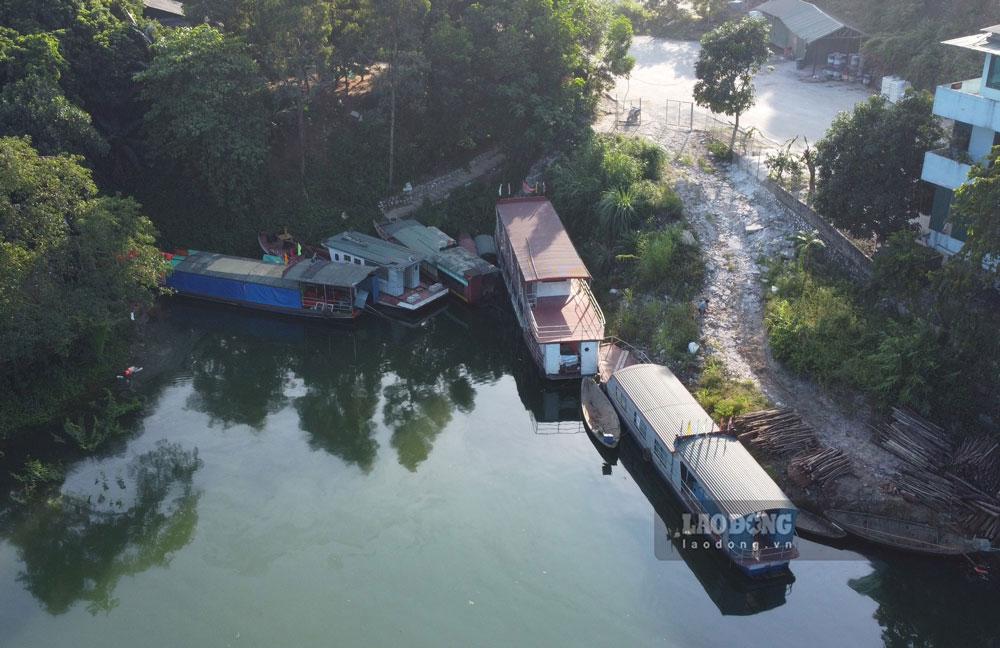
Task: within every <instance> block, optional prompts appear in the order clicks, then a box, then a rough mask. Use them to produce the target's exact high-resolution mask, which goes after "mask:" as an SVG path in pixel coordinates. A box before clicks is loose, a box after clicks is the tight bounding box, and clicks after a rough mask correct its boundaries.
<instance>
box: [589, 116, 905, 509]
mask: <svg viewBox="0 0 1000 648" xmlns="http://www.w3.org/2000/svg"><path fill="white" fill-rule="evenodd" d="M603 124H607V121H606V120H605V121H604V122H603ZM638 134H640V135H643V136H645V137H647V138H648V139H651V140H652V141H655V142H657V143H658V144H660V145H661V146H662V147H663V148H664V149H665V150H666V151H667V153H668V155H669V157H670V159H671V161H672V165H673V166H674V167H675V169H677V172H676V175H677V179H676V190H677V192H678V194H679V195H680V197H681V198H682V200H683V201H684V207H685V213H686V216H687V219H688V221H689V223H690V224H691V227H692V229H693V230H694V231H695V233H696V235H697V237H698V239H699V241H700V242H701V244H702V246H703V248H704V251H705V256H706V265H707V273H706V284H705V290H704V296H705V297H706V298H708V300H709V304H708V309H707V312H706V315H705V318H704V322H703V329H702V332H703V339H704V341H705V343H706V347H707V352H708V353H710V354H712V355H715V356H716V357H719V358H720V359H721V360H722V361H723V362H724V364H725V366H726V367H727V368H728V369H729V370H730V372H732V373H733V374H734V375H735V376H736V377H738V378H741V379H745V380H750V381H753V382H754V383H755V384H756V385H758V386H759V387H760V389H761V391H762V392H763V393H764V394H765V395H766V396H767V397H768V399H769V400H770V401H771V402H773V403H775V404H776V405H781V406H787V407H792V408H794V409H796V410H797V411H798V412H799V413H800V414H801V416H802V418H803V419H804V420H805V421H806V422H807V423H809V424H810V425H812V426H813V427H814V428H815V429H816V431H817V433H818V435H819V437H820V439H821V440H822V442H823V443H825V444H826V445H829V446H832V447H834V448H839V449H841V450H843V451H844V452H845V453H846V454H848V456H850V457H851V458H852V460H853V462H854V473H855V475H856V476H855V477H846V478H843V479H840V480H838V481H836V482H834V485H835V486H834V489H835V490H832V491H829V492H825V493H824V494H823V498H822V499H823V501H824V502H825V503H826V504H827V505H831V504H841V503H850V502H854V501H857V500H861V499H866V498H869V499H872V498H877V499H879V500H880V501H881V500H884V499H885V496H884V494H883V493H882V492H881V485H882V484H883V483H884V482H886V481H887V478H888V477H889V475H891V474H892V473H894V472H896V470H897V469H898V467H899V461H898V460H897V459H896V458H895V457H894V456H893V455H891V454H889V453H888V452H886V451H885V450H883V449H882V448H881V447H879V446H878V445H876V444H875V443H874V441H873V440H872V437H871V432H870V428H869V427H868V423H869V422H870V421H871V412H870V409H869V407H868V406H867V405H866V403H865V402H864V399H862V398H860V397H859V396H857V395H842V394H838V395H836V397H834V396H831V394H830V393H828V391H827V390H824V389H821V388H820V387H818V386H817V385H816V384H814V383H813V382H811V381H809V380H806V379H803V378H801V377H799V376H796V375H793V374H791V373H790V372H788V371H787V370H785V369H784V368H783V367H782V366H780V365H779V364H778V363H777V362H776V361H775V360H774V358H773V357H772V355H771V353H770V350H769V348H768V344H767V336H766V332H765V328H764V291H765V290H770V286H766V285H764V283H763V281H762V278H763V275H764V273H765V272H766V270H765V268H764V267H763V266H762V263H763V262H764V260H765V259H767V258H770V257H774V256H785V257H786V258H791V257H792V256H793V255H794V246H793V244H792V243H791V242H790V241H789V240H788V236H789V235H791V234H793V233H794V232H796V231H797V230H800V229H806V228H807V226H806V224H805V222H803V221H802V220H801V219H800V218H799V217H798V216H796V215H795V214H793V213H791V212H789V211H788V210H787V209H785V208H784V207H783V206H782V205H780V203H778V202H777V201H776V200H775V199H774V198H773V197H772V196H771V195H770V194H769V193H767V192H766V191H765V190H763V189H761V188H759V186H758V185H757V184H756V182H755V181H754V180H753V179H752V178H750V177H749V176H746V175H745V174H743V172H742V171H740V170H738V169H733V170H729V169H726V168H715V167H716V166H718V165H717V164H716V163H714V162H712V161H711V160H710V158H709V156H708V154H707V152H706V151H705V142H704V141H702V138H703V137H704V136H703V135H702V134H700V133H697V132H693V133H688V132H685V131H681V130H676V129H670V128H663V127H661V126H658V125H656V124H647V123H644V124H643V126H642V128H641V129H640V131H639V133H638Z"/></svg>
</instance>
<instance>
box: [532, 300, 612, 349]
mask: <svg viewBox="0 0 1000 648" xmlns="http://www.w3.org/2000/svg"><path fill="white" fill-rule="evenodd" d="M591 302H592V297H591V296H590V295H589V294H587V293H585V292H583V291H574V293H573V294H572V295H570V296H569V297H568V298H567V297H540V298H538V300H537V301H536V303H535V305H534V307H532V309H531V315H532V318H533V319H534V325H535V326H534V328H535V337H536V338H537V339H538V341H539V342H540V343H542V344H548V343H551V342H573V341H583V340H602V339H604V318H603V317H602V316H601V315H600V312H599V311H597V310H596V308H595V307H594V306H593V304H592V303H591Z"/></svg>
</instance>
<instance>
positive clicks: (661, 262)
mask: <svg viewBox="0 0 1000 648" xmlns="http://www.w3.org/2000/svg"><path fill="white" fill-rule="evenodd" d="M684 231H685V230H684V227H683V225H681V224H680V223H676V224H674V225H670V226H669V227H667V228H665V229H663V230H660V231H658V232H647V233H644V234H642V235H641V236H640V237H639V240H638V245H637V247H638V255H637V257H638V264H637V267H636V275H637V279H638V282H639V285H640V286H641V287H643V288H646V289H649V290H659V291H664V292H667V293H669V294H670V295H673V296H674V297H677V298H680V299H686V298H689V297H690V296H691V295H692V294H694V293H695V292H697V291H698V290H699V289H700V288H701V285H702V282H703V281H704V278H705V265H704V262H703V260H702V258H701V252H700V250H699V248H698V245H697V244H694V245H690V244H688V243H685V242H684V240H683V239H684V238H685V235H684Z"/></svg>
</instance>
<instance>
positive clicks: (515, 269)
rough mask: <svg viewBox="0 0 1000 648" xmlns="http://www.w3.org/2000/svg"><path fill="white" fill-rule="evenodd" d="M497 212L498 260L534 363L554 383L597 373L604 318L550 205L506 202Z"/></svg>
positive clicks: (534, 199) (532, 200)
mask: <svg viewBox="0 0 1000 648" xmlns="http://www.w3.org/2000/svg"><path fill="white" fill-rule="evenodd" d="M496 211H497V224H496V235H495V242H496V248H497V258H498V260H499V262H500V269H501V271H502V273H503V278H504V282H505V283H506V284H507V290H508V292H509V293H510V298H511V303H512V305H513V307H514V312H515V314H516V315H517V318H518V322H519V323H520V325H521V328H522V330H523V331H524V334H525V340H526V341H527V342H528V347H529V349H530V350H531V353H532V356H533V357H534V359H535V362H536V363H537V364H538V366H539V367H540V368H541V370H542V373H543V374H544V375H545V376H546V377H547V378H551V379H556V378H579V377H580V376H591V375H594V374H596V373H597V360H598V348H599V346H600V343H601V340H602V339H603V338H604V314H603V313H602V312H601V307H600V306H599V305H598V304H597V300H596V299H595V298H594V295H593V293H592V292H591V290H590V280H591V276H590V272H589V271H588V270H587V266H586V265H584V263H583V260H582V259H580V255H579V254H577V252H576V248H574V247H573V242H572V241H571V240H570V238H569V234H568V233H567V232H566V229H565V228H564V227H563V224H562V221H561V220H559V215H558V214H557V213H556V210H555V209H554V208H553V207H552V203H550V202H549V201H548V199H546V198H540V197H527V198H508V199H504V200H500V201H499V202H497V205H496Z"/></svg>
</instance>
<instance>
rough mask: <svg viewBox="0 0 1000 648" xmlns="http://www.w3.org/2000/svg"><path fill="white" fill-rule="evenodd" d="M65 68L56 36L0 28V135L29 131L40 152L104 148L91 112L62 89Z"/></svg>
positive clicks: (84, 151) (94, 152) (100, 151)
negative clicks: (21, 32) (0, 86)
mask: <svg viewBox="0 0 1000 648" xmlns="http://www.w3.org/2000/svg"><path fill="white" fill-rule="evenodd" d="M66 69H67V64H66V60H65V59H64V58H63V56H62V54H61V53H60V51H59V41H58V39H57V38H56V36H55V35H53V34H50V33H37V34H29V35H22V34H19V33H17V32H15V31H14V30H12V29H8V28H5V27H0V84H2V89H0V135H29V136H31V138H32V139H33V140H34V141H35V143H36V146H38V148H39V149H40V150H41V151H43V152H45V153H59V152H64V151H66V152H73V153H91V154H96V155H99V154H101V153H103V151H104V149H105V148H106V144H105V142H104V141H103V140H102V139H101V137H100V136H99V135H98V134H97V131H96V130H95V129H94V127H93V124H91V120H90V115H88V114H87V112H86V111H84V110H83V109H82V108H80V106H78V105H76V104H74V103H73V102H72V101H70V100H69V99H68V98H67V97H66V95H65V94H64V92H63V89H62V86H61V85H60V78H61V77H62V75H63V73H64V72H65V71H66Z"/></svg>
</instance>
